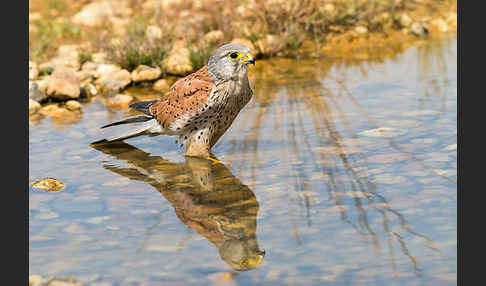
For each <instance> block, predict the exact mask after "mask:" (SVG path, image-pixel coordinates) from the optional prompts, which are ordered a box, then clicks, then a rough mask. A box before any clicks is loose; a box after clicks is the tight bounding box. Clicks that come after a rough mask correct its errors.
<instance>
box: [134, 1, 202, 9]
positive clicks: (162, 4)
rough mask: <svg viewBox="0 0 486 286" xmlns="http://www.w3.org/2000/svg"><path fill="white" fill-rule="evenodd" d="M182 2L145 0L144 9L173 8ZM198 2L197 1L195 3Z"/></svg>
mask: <svg viewBox="0 0 486 286" xmlns="http://www.w3.org/2000/svg"><path fill="white" fill-rule="evenodd" d="M191 2H196V1H191ZM181 3H182V0H164V1H160V0H147V1H145V2H144V3H143V4H142V5H143V6H142V8H143V9H147V10H155V9H162V10H166V9H168V8H172V7H174V6H177V5H180V4H181ZM194 4H197V3H193V5H194Z"/></svg>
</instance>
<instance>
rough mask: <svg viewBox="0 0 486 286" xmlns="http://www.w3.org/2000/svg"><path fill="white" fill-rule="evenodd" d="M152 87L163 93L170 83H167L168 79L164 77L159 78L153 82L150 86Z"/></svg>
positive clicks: (167, 89)
mask: <svg viewBox="0 0 486 286" xmlns="http://www.w3.org/2000/svg"><path fill="white" fill-rule="evenodd" d="M152 88H153V89H154V90H156V91H159V92H162V93H165V92H167V91H169V89H170V84H169V81H168V80H166V79H159V80H158V81H156V82H155V83H154V85H153V86H152Z"/></svg>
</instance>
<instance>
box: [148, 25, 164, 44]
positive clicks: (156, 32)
mask: <svg viewBox="0 0 486 286" xmlns="http://www.w3.org/2000/svg"><path fill="white" fill-rule="evenodd" d="M145 37H147V39H148V40H149V41H154V40H160V39H162V29H160V27H159V26H155V25H150V26H148V27H147V29H145Z"/></svg>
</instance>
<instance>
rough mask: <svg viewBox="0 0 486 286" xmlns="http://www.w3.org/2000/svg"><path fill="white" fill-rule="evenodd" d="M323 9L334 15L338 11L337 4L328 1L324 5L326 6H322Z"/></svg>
mask: <svg viewBox="0 0 486 286" xmlns="http://www.w3.org/2000/svg"><path fill="white" fill-rule="evenodd" d="M322 10H323V11H324V12H326V14H328V15H329V16H334V15H335V13H336V6H334V5H333V4H331V3H327V4H326V5H324V7H322Z"/></svg>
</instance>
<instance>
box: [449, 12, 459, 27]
mask: <svg viewBox="0 0 486 286" xmlns="http://www.w3.org/2000/svg"><path fill="white" fill-rule="evenodd" d="M446 21H447V24H448V25H449V26H450V27H453V28H456V27H457V13H450V14H449V16H447V19H446Z"/></svg>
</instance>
